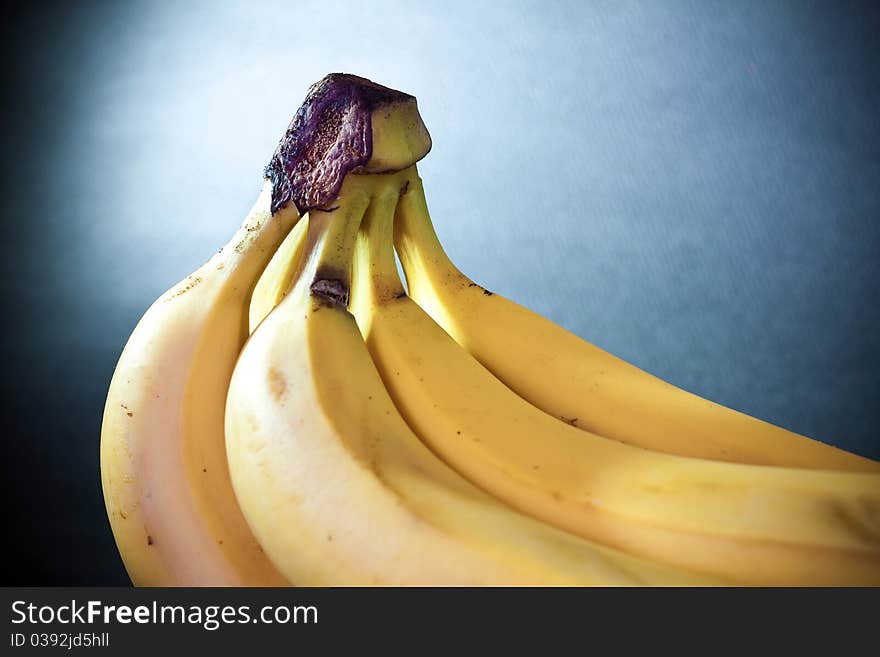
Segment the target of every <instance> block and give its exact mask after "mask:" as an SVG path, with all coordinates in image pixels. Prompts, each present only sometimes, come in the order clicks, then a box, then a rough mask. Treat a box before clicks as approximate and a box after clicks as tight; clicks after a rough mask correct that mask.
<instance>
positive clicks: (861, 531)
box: [310, 167, 880, 585]
mask: <svg viewBox="0 0 880 657" xmlns="http://www.w3.org/2000/svg"><path fill="white" fill-rule="evenodd" d="M406 187H407V191H406V193H404V194H403V195H402V196H401V197H400V200H399V202H398V199H397V197H396V196H395V195H391V194H385V195H383V196H382V197H381V198H378V199H377V198H374V199H373V201H372V202H371V205H370V211H369V213H368V219H367V222H366V225H365V226H364V233H363V235H364V236H363V238H362V239H361V240H360V242H359V248H358V251H357V259H356V266H355V276H354V279H353V283H352V290H353V296H352V312H353V313H354V315H355V317H356V318H357V322H358V326H359V327H360V330H361V332H362V333H363V335H364V337H365V339H366V343H367V346H368V348H369V351H370V353H371V355H372V357H373V361H374V362H375V364H376V366H377V368H378V370H379V373H380V375H381V377H382V380H383V381H384V383H385V385H386V387H387V389H388V391H389V393H390V394H391V397H392V399H393V400H394V402H395V404H396V406H397V408H398V410H399V411H400V413H401V414H402V415H403V417H404V419H405V420H406V421H407V422H408V424H409V425H410V427H411V428H412V429H413V430H414V432H415V433H416V434H417V435H418V436H419V437H420V438H421V439H422V440H423V441H424V442H425V443H426V444H427V445H428V447H429V448H430V449H431V450H432V451H433V452H434V453H436V454H437V455H439V456H440V458H442V459H443V460H445V461H446V462H447V463H449V464H450V465H451V466H452V467H453V468H455V469H456V470H457V471H458V472H460V473H462V474H463V475H464V476H465V477H466V478H468V479H469V480H471V481H472V482H474V483H476V484H477V485H478V486H480V487H481V488H483V489H484V490H486V491H488V492H490V493H492V494H493V495H495V496H497V497H498V498H500V499H502V500H504V501H506V502H507V503H509V504H510V505H511V506H513V507H515V508H517V509H519V510H521V511H523V512H525V513H528V514H530V515H532V516H534V517H536V518H539V519H541V520H543V521H545V522H547V523H550V524H553V525H555V526H557V527H560V528H562V529H565V530H567V531H570V532H572V533H574V534H577V535H580V536H582V537H585V538H587V539H590V540H593V541H596V542H598V543H602V544H604V545H608V546H612V547H615V548H618V549H621V550H624V551H626V552H629V553H632V554H635V555H639V556H642V557H644V558H647V559H651V560H654V561H658V562H663V563H668V564H671V565H674V566H677V567H680V568H684V569H690V570H695V571H699V572H704V573H707V574H710V575H713V576H717V577H720V578H725V579H728V580H730V581H735V582H738V583H742V584H758V585H841V584H843V585H868V584H870V585H880V475H877V474H863V473H850V472H834V471H820V470H805V469H796V468H782V467H769V466H755V465H742V464H732V463H725V462H721V461H709V460H702V459H695V458H685V457H680V456H673V455H669V454H664V453H660V452H655V451H650V450H646V449H642V448H638V447H633V446H631V445H626V444H624V443H621V442H618V441H615V440H610V439H607V438H603V437H600V436H598V435H596V434H593V433H590V432H587V431H584V430H581V429H578V428H575V427H572V426H570V425H568V424H566V423H563V422H559V421H558V420H557V419H555V418H553V417H551V416H550V415H548V414H546V413H544V412H542V411H540V410H539V409H537V408H536V407H534V406H532V405H531V404H529V403H528V402H526V401H525V400H523V399H522V398H521V397H519V396H517V395H516V394H515V393H514V392H512V391H511V390H510V389H509V388H507V387H506V386H505V385H504V384H503V383H501V382H500V381H499V380H498V379H496V378H495V377H494V376H493V375H492V374H491V373H490V372H489V371H488V370H487V369H485V368H484V367H483V366H482V365H480V364H479V363H478V362H477V361H476V360H475V359H474V358H472V357H471V356H470V355H469V354H468V353H467V352H466V351H465V350H464V349H462V348H461V347H460V346H459V345H458V344H457V343H456V342H455V341H454V340H453V339H452V338H451V337H450V336H449V335H448V334H447V333H446V332H445V331H444V330H443V329H442V328H441V327H440V326H438V325H437V324H436V323H435V322H434V321H433V320H432V319H431V318H430V317H429V316H428V315H427V314H426V313H425V312H424V311H423V310H422V309H421V308H420V307H419V306H418V305H416V303H414V302H413V301H412V300H411V299H410V298H409V297H408V296H407V294H406V292H405V290H404V287H403V285H402V282H401V280H400V278H399V275H398V273H397V267H396V264H395V260H394V247H393V228H392V224H393V223H394V217H395V211H396V212H397V216H398V218H401V217H403V218H404V221H407V220H409V221H410V222H414V221H415V220H414V218H413V215H414V213H415V212H416V211H418V212H420V213H424V212H425V208H424V205H423V200H422V199H423V196H422V188H421V186H420V185H419V184H418V179H417V174H416V172H415V167H413V169H412V170H411V175H410V176H409V177H408V178H407V179H406ZM413 208H416V209H417V210H414V209H413ZM423 225H424V222H423ZM406 229H409V226H406V227H405V230H406ZM410 262H412V261H411V260H410ZM456 284H458V283H456ZM490 317H491V315H490ZM310 322H311V318H310ZM494 328H497V327H494ZM503 335H504V332H503V331H502V338H503ZM516 358H517V354H516V353H515V352H514V353H511V354H509V359H511V360H516ZM536 374H537V373H536V372H533V376H534V375H536Z"/></svg>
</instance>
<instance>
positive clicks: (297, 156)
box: [266, 73, 431, 214]
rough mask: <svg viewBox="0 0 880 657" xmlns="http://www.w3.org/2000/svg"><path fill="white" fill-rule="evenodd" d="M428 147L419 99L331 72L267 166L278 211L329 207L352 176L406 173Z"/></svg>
mask: <svg viewBox="0 0 880 657" xmlns="http://www.w3.org/2000/svg"><path fill="white" fill-rule="evenodd" d="M430 150H431V136H430V135H429V134H428V130H427V128H426V127H425V124H424V123H423V122H422V118H421V116H419V110H418V107H417V105H416V99H415V97H413V96H410V95H409V94H405V93H403V92H401V91H395V90H394V89H389V88H388V87H383V86H381V85H378V84H376V83H374V82H371V81H370V80H367V79H366V78H360V77H357V76H355V75H350V74H347V73H331V74H330V75H328V76H327V77H325V78H324V79H322V80H321V81H319V82H316V83H315V84H314V85H312V87H311V88H310V89H309V93H308V95H307V96H306V99H305V101H304V102H303V104H302V106H301V107H300V108H299V110H297V112H296V116H294V118H293V121H292V122H291V123H290V126H289V127H288V128H287V132H286V133H285V135H284V138H283V139H282V140H281V143H280V144H278V148H277V149H276V150H275V154H274V155H273V156H272V160H271V162H269V165H268V166H267V167H266V177H267V178H268V179H269V180H270V181H271V183H272V212H277V211H278V210H279V209H280V208H282V207H284V206H285V205H287V204H288V203H291V202H292V203H294V204H295V205H296V208H297V210H299V212H300V214H304V213H306V212H308V211H309V210H311V209H314V208H324V207H327V206H328V205H330V204H331V203H332V202H333V201H334V200H335V199H336V196H337V195H338V194H339V189H340V187H341V186H342V180H343V178H345V176H346V175H347V174H349V173H383V172H391V171H400V170H401V169H405V168H406V167H408V166H411V165H413V164H414V163H416V162H418V161H419V160H420V159H422V158H423V157H424V156H425V155H427V153H428V151H430Z"/></svg>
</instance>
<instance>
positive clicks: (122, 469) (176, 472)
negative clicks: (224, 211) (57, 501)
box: [101, 183, 298, 586]
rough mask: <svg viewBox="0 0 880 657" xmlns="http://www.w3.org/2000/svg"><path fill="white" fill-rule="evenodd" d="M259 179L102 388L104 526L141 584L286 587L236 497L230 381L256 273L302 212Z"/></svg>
mask: <svg viewBox="0 0 880 657" xmlns="http://www.w3.org/2000/svg"><path fill="white" fill-rule="evenodd" d="M271 193H272V190H271V185H270V184H268V183H267V184H266V185H265V186H264V188H263V191H262V192H261V194H260V196H259V198H258V199H257V202H256V203H255V205H254V206H253V208H252V209H251V211H250V213H249V214H248V216H247V219H246V220H245V222H244V223H243V224H242V226H241V227H240V228H239V229H238V231H237V232H236V233H235V235H234V236H233V238H232V240H231V241H230V242H229V243H228V244H227V245H226V246H224V247H223V248H222V249H221V250H220V252H219V253H217V254H216V255H215V256H214V257H212V258H211V259H210V260H209V261H208V262H207V263H206V264H204V265H203V266H202V267H200V268H199V269H198V270H197V271H196V272H194V273H193V274H191V275H190V276H188V277H187V278H186V279H184V280H183V281H181V282H180V283H179V284H178V285H176V286H174V287H173V288H171V289H170V290H168V291H167V292H166V293H165V294H163V295H162V296H161V297H160V298H159V299H158V300H157V301H156V302H155V303H154V304H153V305H152V306H151V307H150V308H149V310H147V312H146V314H145V315H144V316H143V318H142V319H141V320H140V322H139V323H138V325H137V327H136V328H135V330H134V332H133V333H132V335H131V337H130V338H129V340H128V343H127V344H126V346H125V349H124V351H123V352H122V356H121V357H120V359H119V363H118V364H117V366H116V371H115V372H114V374H113V379H112V381H111V383H110V390H109V393H108V395H107V402H106V405H105V409H104V421H103V426H102V429H101V479H102V484H103V489H104V500H105V503H106V507H107V513H108V515H109V517H110V525H111V527H112V529H113V535H114V536H115V538H116V543H117V546H118V547H119V551H120V553H121V554H122V558H123V561H124V563H125V567H126V569H127V571H128V574H129V576H130V577H131V579H132V582H133V583H134V584H135V585H139V586H235V585H249V586H282V585H286V584H287V580H286V579H284V577H283V576H282V575H280V574H279V573H278V571H277V570H276V569H275V568H274V566H272V564H271V563H270V562H269V560H268V559H267V558H266V556H265V555H264V554H263V551H262V549H261V548H260V546H259V545H258V544H257V542H256V540H255V539H254V537H253V535H252V534H251V532H250V529H249V528H248V526H247V524H246V522H245V520H244V517H243V516H242V514H241V511H240V510H239V508H238V504H237V503H236V500H235V496H234V493H233V491H232V485H231V482H230V480H229V472H228V467H227V463H226V451H225V445H224V435H223V418H224V409H225V402H226V389H227V385H228V383H229V378H230V377H231V376H232V370H233V367H234V366H235V361H236V359H237V358H238V354H239V352H240V350H241V347H242V345H243V344H244V342H245V339H246V338H247V335H248V332H247V328H248V325H247V321H248V304H249V301H250V293H251V290H252V289H253V287H254V284H255V282H256V280H257V277H258V276H259V275H260V273H261V271H262V270H263V268H264V267H265V265H266V263H267V261H268V260H269V258H270V257H271V255H272V254H273V253H274V251H275V249H276V248H277V246H278V245H279V244H280V243H281V241H282V239H284V237H285V235H286V234H287V233H288V231H289V230H290V227H291V226H292V225H293V224H294V223H295V222H296V221H297V219H298V213H297V212H296V209H295V208H293V207H292V206H291V207H289V208H284V209H281V210H279V211H278V212H276V213H275V214H272V213H271V212H270V197H271Z"/></svg>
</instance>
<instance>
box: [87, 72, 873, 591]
mask: <svg viewBox="0 0 880 657" xmlns="http://www.w3.org/2000/svg"><path fill="white" fill-rule="evenodd" d="M430 147H431V140H430V137H429V135H428V132H427V130H426V129H425V126H424V124H423V123H422V120H421V118H420V116H419V113H418V110H417V106H416V101H415V98H413V97H412V96H409V95H407V94H403V93H401V92H397V91H394V90H391V89H388V88H386V87H382V86H380V85H377V84H374V83H372V82H370V81H368V80H365V79H363V78H358V77H355V76H352V75H344V74H334V75H330V76H328V77H326V78H324V79H323V80H321V81H320V82H318V83H317V84H315V85H314V86H313V87H312V88H311V90H310V92H309V94H308V96H307V98H306V100H305V102H304V104H303V106H302V107H301V108H300V109H299V111H298V112H297V114H296V116H295V118H294V120H293V122H292V123H291V125H290V127H289V128H288V130H287V133H286V134H285V136H284V138H283V139H282V141H281V143H280V145H279V147H278V150H277V151H276V153H275V154H274V156H273V158H272V160H271V163H270V165H269V167H268V168H267V171H266V181H265V185H264V188H263V190H262V192H261V194H260V196H259V198H258V199H257V202H256V204H255V205H254V207H253V209H252V210H251V212H250V213H249V215H248V216H247V218H246V219H245V221H244V223H243V224H242V226H241V228H240V229H239V230H238V231H237V232H236V233H235V235H234V236H233V237H232V239H231V240H230V242H229V243H228V244H227V245H226V246H224V247H223V248H222V249H221V250H220V252H219V253H217V254H216V255H215V256H214V257H213V258H211V259H210V260H209V261H208V262H207V263H206V264H205V265H203V266H202V267H201V268H200V269H198V270H197V271H196V272H195V273H193V274H192V275H190V276H189V277H188V278H186V279H185V280H184V281H182V282H181V283H179V284H178V285H176V286H175V287H173V288H172V289H171V290H169V291H168V292H166V293H165V294H164V295H163V296H162V297H161V298H159V299H158V300H157V301H156V302H155V303H154V304H153V305H152V307H151V308H150V309H149V310H148V311H147V313H146V314H145V316H144V317H143V319H142V320H141V321H140V323H139V324H138V325H137V327H136V328H135V330H134V333H133V334H132V336H131V338H130V339H129V342H128V344H127V345H126V347H125V350H124V351H123V353H122V356H121V358H120V361H119V364H118V366H117V369H116V371H115V373H114V376H113V380H112V382H111V385H110V391H109V394H108V397H107V403H106V408H105V413H104V423H103V428H102V441H101V471H102V482H103V489H104V495H105V501H106V506H107V512H108V515H109V518H110V523H111V526H112V528H113V533H114V535H115V537H116V541H117V545H118V547H119V550H120V552H121V554H122V556H123V560H124V562H125V566H126V568H127V570H128V572H129V574H130V576H131V578H132V580H133V582H134V583H135V584H137V585H208V586H211V585H216V586H230V585H232V586H235V585H249V586H262V585H268V586H273V585H274V586H282V585H290V584H293V585H361V584H383V585H440V584H444V585H459V584H461V585H465V584H468V585H587V584H592V585H667V586H669V585H740V584H743V585H783V586H788V585H880V463H877V462H875V461H871V460H868V459H865V458H862V457H859V456H857V455H854V454H850V453H847V452H844V451H842V450H839V449H836V448H834V447H831V446H829V445H825V444H823V443H820V442H817V441H814V440H811V439H809V438H806V437H804V436H800V435H796V434H793V433H791V432H789V431H786V430H784V429H782V428H779V427H776V426H772V425H770V424H767V423H765V422H762V421H760V420H757V419H755V418H752V417H749V416H746V415H743V414H741V413H738V412H736V411H734V410H731V409H728V408H724V407H721V406H719V405H717V404H713V403H711V402H709V401H707V400H705V399H702V398H699V397H697V396H695V395H692V394H690V393H688V392H685V391H683V390H681V389H678V388H675V387H673V386H671V385H669V384H667V383H665V382H663V381H661V380H659V379H657V378H655V377H653V376H651V375H649V374H647V373H645V372H643V371H641V370H639V369H637V368H635V367H633V366H632V365H629V364H627V363H625V362H623V361H621V360H619V359H618V358H615V357H614V356H612V355H610V354H608V353H607V352H605V351H602V350H601V349H599V348H597V347H595V346H593V345H591V344H589V343H587V342H585V341H583V340H581V339H580V338H578V337H576V336H574V335H572V334H571V333H568V332H566V331H565V330H563V329H562V328H560V327H559V326H556V325H555V324H553V323H552V322H550V321H548V320H546V319H544V318H542V317H540V316H538V315H536V314H534V313H532V312H530V311H528V310H526V309H525V308H522V307H521V306H518V305H516V304H515V303H513V302H511V301H508V300H507V299H504V298H502V297H501V296H499V295H497V294H493V293H491V292H489V291H488V290H486V289H484V288H483V287H481V286H480V285H478V284H477V283H475V282H473V281H471V280H470V279H469V278H468V277H467V276H465V275H464V274H463V273H461V272H460V271H459V270H458V269H457V268H456V267H455V265H454V264H453V263H452V262H451V261H450V260H449V258H448V257H447V256H446V254H445V253H444V251H443V248H442V247H441V245H440V243H439V241H438V239H437V236H436V234H435V232H434V229H433V228H432V225H431V220H430V217H429V215H428V209H427V205H426V202H425V195H424V189H423V186H422V181H421V179H420V178H419V175H418V172H417V169H416V162H417V161H418V160H420V159H421V158H422V157H424V156H425V155H426V154H427V153H428V151H429V150H430ZM395 251H396V253H397V254H398V255H399V257H400V262H401V264H402V268H403V271H404V273H405V278H406V284H404V283H403V281H402V280H401V279H400V277H399V274H398V268H397V263H396V261H395Z"/></svg>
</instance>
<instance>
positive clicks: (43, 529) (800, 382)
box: [0, 0, 880, 584]
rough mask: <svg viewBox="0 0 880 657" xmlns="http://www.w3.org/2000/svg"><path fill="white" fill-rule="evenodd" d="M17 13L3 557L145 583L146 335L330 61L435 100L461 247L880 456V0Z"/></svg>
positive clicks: (620, 337) (11, 576) (512, 292)
mask: <svg viewBox="0 0 880 657" xmlns="http://www.w3.org/2000/svg"><path fill="white" fill-rule="evenodd" d="M25 6H26V5H20V6H17V7H16V6H13V8H12V9H11V10H7V11H11V14H10V15H9V16H8V17H7V19H6V23H7V29H8V30H9V34H8V35H7V36H6V38H5V39H4V41H3V46H2V47H3V49H4V53H3V54H4V57H3V59H4V65H5V69H6V70H5V73H6V77H7V81H6V84H5V86H4V94H3V99H2V103H3V110H4V116H5V117H6V118H5V122H4V127H3V152H2V157H3V173H4V175H3V193H2V196H0V207H2V213H3V231H4V239H3V257H2V258H0V266H2V268H3V275H2V277H0V285H2V289H3V295H2V298H3V303H4V305H5V306H6V312H5V323H4V339H3V347H4V355H3V360H4V362H3V377H2V381H3V391H2V399H3V401H4V406H5V408H4V419H5V421H6V425H7V431H6V438H5V440H4V445H5V457H6V458H5V459H4V461H5V462H6V465H7V468H9V469H10V472H9V474H8V475H7V476H6V477H5V479H4V486H5V487H6V489H5V491H4V500H5V504H6V506H7V513H6V519H7V523H8V524H7V526H6V528H5V534H6V537H7V539H6V540H7V546H12V548H13V552H14V553H15V554H14V558H7V559H4V563H5V566H4V568H6V572H5V573H4V575H3V579H2V581H0V583H2V584H51V583H58V584H124V583H126V582H127V579H126V577H125V574H124V571H123V569H122V566H121V562H120V560H119V558H118V555H117V554H116V552H115V548H114V545H113V542H112V538H111V536H110V533H109V528H108V524H107V522H106V520H105V517H104V511H103V502H102V499H101V494H100V484H99V472H98V442H99V429H100V419H101V412H102V404H103V398H104V395H105V393H106V388H107V384H108V382H109V379H110V376H111V373H112V371H113V367H114V365H115V361H116V358H117V356H118V355H119V352H120V350H121V349H122V346H123V344H124V343H125V340H126V338H127V337H128V334H129V333H130V331H131V329H132V328H133V327H134V325H135V323H136V321H137V320H138V318H139V317H140V315H141V313H142V312H143V311H144V310H145V309H146V307H147V306H148V305H149V304H150V303H151V302H152V300H153V299H154V298H156V297H157V296H158V295H159V294H160V293H161V292H162V291H164V290H165V289H166V288H168V287H169V286H171V285H172V284H173V283H174V282H176V281H177V280H178V279H180V278H182V277H184V276H185V275H186V274H188V273H189V272H191V271H192V270H194V269H195V268H196V267H197V266H198V265H199V264H200V263H201V262H202V261H204V260H205V259H206V258H208V257H209V256H210V255H211V254H212V253H213V252H214V251H215V250H216V249H217V248H218V247H219V246H221V245H222V244H223V243H224V242H225V241H226V240H227V238H228V237H229V235H230V234H231V233H232V232H233V231H234V229H235V228H236V227H237V225H238V223H239V221H240V220H241V218H242V217H243V216H244V214H245V212H246V211H247V209H248V208H249V207H250V205H251V203H252V202H253V200H254V198H255V195H256V193H257V191H258V190H259V188H260V185H261V171H262V167H263V165H264V164H265V163H266V161H267V158H268V156H269V155H270V154H271V152H272V150H273V148H274V146H275V144H276V142H277V140H278V139H279V137H280V135H281V134H282V132H283V130H284V128H285V127H286V125H287V123H288V121H289V119H290V117H291V115H292V113H293V112H294V111H295V109H296V108H297V106H298V105H299V103H300V101H301V100H302V98H303V96H304V94H305V91H306V89H307V87H308V85H309V84H310V83H311V82H314V81H315V80H317V79H319V78H320V77H322V76H323V75H324V74H326V73H328V72H331V71H347V72H352V73H357V74H359V75H363V76H366V77H369V78H372V79H374V80H376V81H378V82H381V83H383V84H386V85H389V86H391V87H395V88H398V89H402V90H405V91H408V92H410V93H412V94H414V95H416V96H417V97H418V99H419V106H420V108H421V111H422V114H423V117H424V119H425V122H426V124H427V125H428V128H429V130H430V131H431V133H432V136H433V138H434V148H433V151H432V152H431V154H430V155H429V156H428V157H427V158H426V159H425V160H424V162H423V163H422V164H421V165H420V168H421V171H422V176H423V177H424V179H425V181H426V185H427V192H428V201H429V205H430V207H431V209H432V213H433V216H434V219H435V222H436V225H437V228H438V232H439V233H440V236H441V239H442V240H443V242H444V243H445V244H446V246H447V248H448V250H449V252H450V253H451V255H452V256H453V258H454V259H455V261H456V262H457V263H459V265H460V266H461V268H462V269H463V270H465V271H466V272H468V273H469V274H470V275H471V276H472V277H473V278H475V279H476V280H478V281H480V282H481V283H483V284H484V285H486V286H487V287H489V288H491V289H492V290H495V291H497V292H499V293H501V294H504V295H505V296H509V297H511V298H513V299H516V300H518V301H520V302H522V303H524V304H525V305H527V306H530V307H531V308H533V309H535V310H537V311H539V312H541V313H543V314H545V315H547V316H549V317H551V318H552V319H554V320H555V321H557V322H559V323H560V324H562V325H563V326H565V327H567V328H569V329H571V330H572V331H574V332H576V333H578V334H579V335H581V336H583V337H585V338H587V339H589V340H591V341H593V342H595V343H597V344H599V345H600V346H602V347H605V348H606V349H608V350H610V351H612V352H614V353H616V354H618V355H620V356H622V357H624V358H625V359H627V360H629V361H631V362H633V363H635V364H637V365H639V366H641V367H643V368H645V369H647V370H649V371H651V372H653V373H655V374H658V375H660V376H662V377H664V378H666V379H667V380H669V381H671V382H673V383H675V384H677V385H680V386H683V387H684V388H687V389H689V390H692V391H694V392H697V393H700V394H702V395H704V396H707V397H710V398H711V399H714V400H716V401H718V402H721V403H722V404H726V405H728V406H732V407H734V408H738V409H741V410H743V411H746V412H748V413H751V414H753V415H757V416H759V417H762V418H764V419H767V420H770V421H772V422H775V423H778V424H781V425H784V426H786V427H788V428H791V429H793V430H795V431H799V432H802V433H805V434H807V435H810V436H814V437H817V438H820V439H823V440H825V441H827V442H831V443H834V444H836V445H840V446H842V447H845V448H847V449H850V450H853V451H855V452H859V453H861V454H865V455H868V456H872V457H874V458H880V437H878V433H877V424H878V422H877V421H878V401H880V385H878V383H880V382H878V365H880V332H878V330H877V326H878V320H880V304H878V281H880V276H878V266H880V258H878V256H880V239H878V232H880V231H878V226H877V223H878V220H880V39H878V36H877V35H878V34H880V12H878V9H877V5H876V4H875V6H874V8H873V9H872V8H869V7H870V6H867V7H866V6H862V4H860V3H852V2H849V3H848V2H824V3H818V2H810V1H806V0H805V1H802V2H781V1H777V2H742V1H740V2H707V1H705V0H699V1H697V0H695V1H693V2H685V1H677V0H668V1H663V2H661V1H648V0H646V1H644V2H617V1H615V2H590V3H587V2H567V3H566V2H500V1H496V2H432V3H429V2H415V1H413V0H410V1H408V2H403V1H401V2H392V1H388V2H348V3H346V2H330V1H328V0H322V1H318V2H290V1H286V2H225V3H224V2H204V3H202V2H164V3H163V2H152V3H143V4H140V3H95V2H77V3H67V4H65V5H60V6H59V7H57V8H52V7H42V8H41V9H40V10H39V11H37V10H34V9H33V8H30V9H25Z"/></svg>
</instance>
